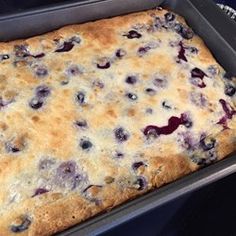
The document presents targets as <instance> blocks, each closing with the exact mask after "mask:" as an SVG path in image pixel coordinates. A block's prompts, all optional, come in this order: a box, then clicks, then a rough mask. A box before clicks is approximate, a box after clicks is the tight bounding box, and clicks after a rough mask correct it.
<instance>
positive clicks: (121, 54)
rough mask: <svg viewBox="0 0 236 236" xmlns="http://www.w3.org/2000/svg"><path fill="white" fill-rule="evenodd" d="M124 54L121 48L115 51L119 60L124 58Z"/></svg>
mask: <svg viewBox="0 0 236 236" xmlns="http://www.w3.org/2000/svg"><path fill="white" fill-rule="evenodd" d="M126 54H127V52H126V51H125V50H124V49H122V48H120V49H118V50H117V51H116V57H118V58H119V59H121V58H122V57H124V56H125V55H126Z"/></svg>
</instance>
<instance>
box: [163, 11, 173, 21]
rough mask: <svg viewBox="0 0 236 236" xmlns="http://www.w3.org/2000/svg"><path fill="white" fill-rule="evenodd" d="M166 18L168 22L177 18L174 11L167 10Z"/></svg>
mask: <svg viewBox="0 0 236 236" xmlns="http://www.w3.org/2000/svg"><path fill="white" fill-rule="evenodd" d="M164 17H165V20H166V22H170V21H174V20H175V15H174V14H173V13H172V12H167V13H166V14H165V15H164Z"/></svg>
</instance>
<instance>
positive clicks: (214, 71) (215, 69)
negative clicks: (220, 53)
mask: <svg viewBox="0 0 236 236" xmlns="http://www.w3.org/2000/svg"><path fill="white" fill-rule="evenodd" d="M207 72H208V73H209V74H210V75H211V76H215V75H217V74H218V67H217V66H216V65H211V66H209V67H208V68H207Z"/></svg>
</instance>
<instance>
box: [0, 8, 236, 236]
mask: <svg viewBox="0 0 236 236" xmlns="http://www.w3.org/2000/svg"><path fill="white" fill-rule="evenodd" d="M0 88H1V89H0V113H1V116H0V186H1V191H0V235H1V236H8V235H33V236H35V235H40V236H42V235H52V234H53V233H56V232H59V231H61V230H63V229H66V228H68V227H69V226H72V225H74V224H77V223H79V222H81V221H83V220H85V219H88V218H90V217H92V216H94V215H96V214H97V213H100V212H102V211H106V210H109V209H111V208H113V207H115V206H117V205H119V204H121V203H122V202H125V201H127V200H129V199H132V198H134V197H136V196H138V195H141V194H144V193H145V192H147V191H150V190H152V189H154V188H158V187H160V186H161V185H164V184H166V183H169V182H171V181H174V180H175V179H178V178H180V177H182V176H184V175H186V174H188V173H190V172H193V171H196V170H198V169H199V168H201V167H205V166H207V165H210V164H212V163H214V162H216V161H218V160H220V159H222V158H224V157H226V156H227V155H228V154H229V153H232V152H233V151H235V150H236V99H235V98H236V95H235V94H236V85H235V78H233V77H232V76H231V75H230V74H228V73H225V71H224V70H223V69H222V68H221V66H220V65H219V64H218V63H217V62H216V60H215V59H214V58H213V56H212V55H211V53H210V52H209V50H208V49H207V48H206V46H205V45H204V43H203V41H202V40H201V39H200V38H199V37H198V36H197V35H196V34H195V33H194V32H193V31H192V30H191V29H190V28H189V27H188V26H187V25H186V23H185V22H184V20H183V19H182V18H181V17H180V16H178V15H176V14H174V13H172V12H169V11H166V10H162V9H158V10H151V11H145V12H139V13H134V14H130V15H126V16H121V17H115V18H111V19H105V20H99V21H96V22H91V23H86V24H81V25H73V26H67V27H65V28H62V29H60V30H57V31H55V32H51V33H49V34H45V35H41V36H37V37H34V38H30V39H27V40H19V41H13V42H9V43H0Z"/></svg>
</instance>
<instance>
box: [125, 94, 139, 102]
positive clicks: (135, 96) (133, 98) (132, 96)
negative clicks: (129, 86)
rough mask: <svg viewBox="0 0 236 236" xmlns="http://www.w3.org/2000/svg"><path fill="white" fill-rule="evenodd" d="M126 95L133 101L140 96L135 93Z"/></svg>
mask: <svg viewBox="0 0 236 236" xmlns="http://www.w3.org/2000/svg"><path fill="white" fill-rule="evenodd" d="M125 96H126V97H127V98H129V99H130V100H132V101H135V100H137V99H138V96H137V95H136V94H135V93H127V94H126V95H125Z"/></svg>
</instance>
